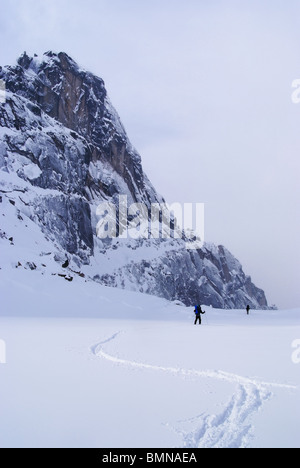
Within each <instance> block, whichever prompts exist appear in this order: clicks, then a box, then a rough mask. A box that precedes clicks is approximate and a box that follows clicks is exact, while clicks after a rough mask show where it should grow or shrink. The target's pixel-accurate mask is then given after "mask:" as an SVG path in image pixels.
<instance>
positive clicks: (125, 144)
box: [0, 52, 268, 308]
mask: <svg viewBox="0 0 300 468" xmlns="http://www.w3.org/2000/svg"><path fill="white" fill-rule="evenodd" d="M0 79H2V80H3V81H4V82H5V84H6V103H5V104H1V105H0V196H1V197H2V204H0V208H1V210H2V211H3V210H4V211H3V214H4V216H6V217H7V218H9V220H10V222H11V223H12V226H11V231H10V233H9V237H12V236H13V237H16V235H15V234H14V230H15V229H17V226H19V225H20V224H21V223H22V222H23V221H24V220H25V221H24V222H25V224H28V223H29V221H30V222H33V223H34V224H35V225H36V227H35V228H34V229H31V232H32V234H31V236H32V239H31V240H32V241H33V239H34V236H35V234H36V235H37V236H38V239H39V240H38V241H36V244H35V245H39V244H44V243H45V242H46V243H47V247H48V249H46V250H48V251H49V252H51V257H52V258H53V259H56V260H57V261H58V262H59V265H57V266H56V268H54V270H57V269H59V268H60V266H61V264H62V263H65V261H66V259H68V262H69V263H70V266H71V268H72V270H73V271H74V270H75V271H82V270H84V274H85V275H86V276H87V277H89V278H91V279H93V280H95V281H97V282H99V283H101V284H105V285H111V286H117V287H122V288H126V289H130V290H135V291H142V292H145V293H148V294H152V295H157V296H160V297H164V298H167V299H171V300H175V299H178V300H181V301H183V302H184V303H185V304H187V305H190V304H195V303H199V302H202V303H206V304H208V305H213V306H215V307H220V308H232V307H241V308H244V307H245V306H246V305H247V304H250V306H251V307H252V308H267V306H268V304H267V300H266V298H265V294H264V292H263V291H262V290H261V289H259V288H257V287H256V286H255V285H254V284H253V283H252V281H251V278H250V277H249V276H246V275H245V273H244V272H243V269H242V266H241V265H240V263H239V262H238V261H237V260H236V259H235V258H234V257H233V255H232V254H231V253H230V252H228V251H227V250H226V249H225V248H224V247H222V246H218V247H217V246H214V245H210V244H205V245H204V247H203V248H202V249H198V250H194V251H188V250H187V249H186V245H185V242H184V240H182V239H151V240H150V239H149V240H143V239H135V240H133V239H129V240H126V241H125V240H122V239H120V238H117V239H113V240H111V241H101V240H100V239H98V238H97V236H96V226H97V223H98V222H99V217H97V207H98V205H99V203H101V202H103V201H107V202H110V203H112V204H114V205H117V203H118V197H119V195H123V196H124V195H126V196H127V199H128V205H130V204H131V203H143V204H144V205H145V206H146V207H147V209H149V210H150V205H151V204H152V203H159V204H162V203H163V202H164V200H163V198H162V197H161V196H160V195H159V194H157V192H156V191H155V189H154V187H153V186H152V185H151V183H150V181H149V180H148V178H147V176H146V175H145V174H144V172H143V169H142V164H141V157H140V155H139V154H138V152H137V151H136V150H135V149H134V147H133V146H132V144H131V143H130V141H129V139H128V136H127V134H126V132H125V129H124V127H123V125H122V123H121V121H120V118H119V116H118V114H117V112H116V110H115V109H114V108H113V106H112V105H111V103H110V101H109V98H108V96H107V92H106V89H105V86H104V83H103V81H102V80H101V79H100V78H97V77H95V76H94V75H92V74H91V73H89V72H86V71H84V70H82V69H81V68H80V67H79V66H78V65H77V64H76V63H75V62H74V61H73V60H72V59H71V58H70V57H68V56H67V55H66V54H65V53H60V54H54V53H53V52H48V53H46V54H44V55H43V56H42V57H37V56H35V57H28V56H27V55H26V54H25V53H24V54H23V55H22V56H21V57H20V58H19V60H18V63H17V65H16V66H10V67H5V68H0ZM167 176H168V175H167V174H166V177H167ZM7 207H8V209H9V211H7ZM21 218H22V219H21ZM6 222H7V221H6ZM0 229H1V230H2V231H5V229H4V225H3V226H1V224H0ZM118 229H120V225H118ZM6 230H7V231H8V228H7V229H6ZM3 236H4V235H3ZM42 236H44V240H43V242H42V241H41V238H42ZM4 237H5V236H4ZM33 242H34V241H33ZM20 245H22V246H23V247H24V248H25V251H24V252H23V256H25V257H26V256H27V252H26V245H25V243H24V242H23V244H19V245H17V243H15V247H16V249H19V250H20V249H21V247H20ZM11 247H12V246H11ZM36 249H37V250H36V252H35V254H34V255H35V256H36V255H37V256H40V255H42V254H43V251H44V250H45V249H44V247H43V249H42V250H39V249H38V247H36ZM10 253H11V254H12V255H13V256H14V255H15V253H14V252H12V250H11V252H10ZM18 255H19V254H18ZM2 258H3V257H2V255H0V267H2V268H3V265H1V261H2V260H1V259H2ZM13 258H14V259H13V260H12V261H14V262H15V261H17V263H18V262H19V260H18V259H17V257H16V258H15V257H13ZM2 263H3V262H2ZM20 263H21V262H20ZM42 271H43V270H42ZM69 273H71V272H68V274H69Z"/></svg>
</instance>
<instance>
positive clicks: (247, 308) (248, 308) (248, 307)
mask: <svg viewBox="0 0 300 468" xmlns="http://www.w3.org/2000/svg"><path fill="white" fill-rule="evenodd" d="M246 311H247V315H249V312H250V306H249V305H247V307H246Z"/></svg>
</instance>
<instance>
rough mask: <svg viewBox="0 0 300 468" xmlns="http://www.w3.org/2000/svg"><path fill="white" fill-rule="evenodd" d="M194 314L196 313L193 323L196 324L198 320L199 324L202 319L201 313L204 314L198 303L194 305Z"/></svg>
mask: <svg viewBox="0 0 300 468" xmlns="http://www.w3.org/2000/svg"><path fill="white" fill-rule="evenodd" d="M194 312H195V315H196V318H195V325H197V322H198V321H199V325H201V323H202V320H201V314H205V311H203V310H202V309H201V306H200V305H196V306H195V310H194Z"/></svg>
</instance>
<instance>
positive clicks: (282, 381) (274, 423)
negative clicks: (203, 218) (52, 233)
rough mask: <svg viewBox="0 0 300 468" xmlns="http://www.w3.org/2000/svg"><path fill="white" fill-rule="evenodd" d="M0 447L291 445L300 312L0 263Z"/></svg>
mask: <svg viewBox="0 0 300 468" xmlns="http://www.w3.org/2000/svg"><path fill="white" fill-rule="evenodd" d="M0 294H1V298H2V307H1V316H0V338H1V339H2V340H4V341H5V343H6V351H7V363H6V364H5V365H0V379H1V400H0V414H1V419H0V446H1V447H107V448H114V447H122V448H123V447H124V448H125V447H145V448H150V447H151V448H153V447H157V448H159V447H162V448H165V447H193V448H195V447H264V446H268V447H281V446H284V447H299V445H300V443H299V442H300V441H299V424H300V423H299V421H300V418H299V416H300V406H299V387H300V366H297V365H295V364H293V362H292V358H291V356H292V352H293V349H292V347H291V344H292V342H293V341H294V340H295V339H297V338H299V337H300V320H299V317H300V311H299V310H296V311H272V312H267V311H264V312H259V311H255V312H252V314H251V315H250V316H249V317H247V316H246V313H245V312H244V311H218V310H213V309H210V308H205V309H206V315H205V316H204V317H203V326H202V327H199V326H194V325H193V319H194V317H193V309H192V308H190V309H187V308H185V307H182V306H178V305H175V304H173V303H168V302H167V301H165V300H162V299H158V298H155V297H151V296H146V295H142V294H137V293H131V292H128V291H122V290H118V289H111V288H105V287H102V286H99V285H97V284H95V283H92V282H85V281H84V280H83V279H81V278H79V277H78V278H77V277H76V278H74V281H73V283H67V282H66V281H65V280H64V279H62V278H59V277H57V276H51V275H47V274H45V275H44V276H42V275H41V274H40V273H39V272H37V271H28V270H24V269H23V270H22V269H12V270H6V271H5V272H4V271H0Z"/></svg>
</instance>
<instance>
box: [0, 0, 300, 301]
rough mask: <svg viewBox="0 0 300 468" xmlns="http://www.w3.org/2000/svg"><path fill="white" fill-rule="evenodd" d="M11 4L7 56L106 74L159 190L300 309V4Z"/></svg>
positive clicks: (175, 0) (4, 12) (34, 0)
mask: <svg viewBox="0 0 300 468" xmlns="http://www.w3.org/2000/svg"><path fill="white" fill-rule="evenodd" d="M0 1H1V16H0V38H1V52H0V57H1V60H0V64H1V65H5V64H12V63H14V62H15V60H16V58H17V57H18V56H19V55H20V54H21V53H22V52H23V51H24V50H26V51H27V53H29V54H33V53H35V52H36V53H43V52H45V51H47V50H54V51H56V52H60V51H65V52H67V53H68V54H69V55H71V56H72V57H73V58H74V59H75V60H76V61H78V62H79V63H80V65H82V66H83V67H84V68H86V69H88V70H90V71H92V72H94V73H95V74H97V75H98V76H101V77H102V78H103V79H104V80H105V83H106V87H107V90H108V93H109V95H110V98H111V100H112V102H113V104H114V106H115V107H116V109H117V111H118V112H119V114H120V116H121V119H122V121H123V123H124V126H125V128H126V130H127V133H128V135H129V137H130V139H131V141H132V143H133V145H134V146H135V147H136V148H137V149H138V151H139V152H140V154H141V156H142V159H143V165H144V169H145V171H146V172H147V174H148V176H149V177H150V179H151V181H152V182H153V184H154V185H155V187H156V189H157V190H158V191H159V192H160V193H161V194H163V195H164V197H165V198H166V199H167V200H168V201H169V202H175V201H177V202H199V203H200V202H204V203H205V205H206V223H205V228H206V229H205V230H206V240H208V241H213V242H216V243H218V244H223V245H225V246H226V247H227V248H228V249H229V250H231V251H232V253H233V254H234V255H235V256H236V257H237V258H238V259H239V260H240V261H241V262H242V264H243V267H244V270H245V272H246V273H247V274H250V275H251V276H252V279H253V281H254V282H255V283H256V284H257V285H258V286H259V287H261V288H263V289H264V290H265V292H266V294H267V298H268V300H269V302H270V303H276V304H277V305H278V306H279V307H296V306H300V287H299V283H300V282H299V279H300V273H299V265H300V253H299V252H300V222H299V208H300V181H299V175H300V162H299V155H300V126H299V123H300V104H298V105H296V104H293V102H292V99H291V95H292V92H293V89H292V82H293V81H294V80H295V79H297V78H298V79H300V56H299V52H300V2H299V0H295V1H294V0H288V1H286V0H259V1H257V0H185V1H184V2H183V1H182V0H180V1H179V0H151V1H150V0H126V1H125V0H10V1H9V2H4V0H0Z"/></svg>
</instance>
